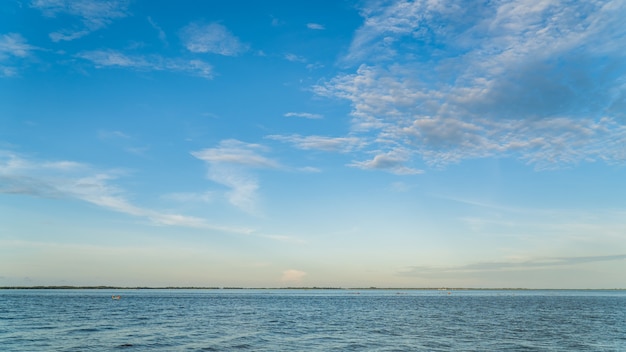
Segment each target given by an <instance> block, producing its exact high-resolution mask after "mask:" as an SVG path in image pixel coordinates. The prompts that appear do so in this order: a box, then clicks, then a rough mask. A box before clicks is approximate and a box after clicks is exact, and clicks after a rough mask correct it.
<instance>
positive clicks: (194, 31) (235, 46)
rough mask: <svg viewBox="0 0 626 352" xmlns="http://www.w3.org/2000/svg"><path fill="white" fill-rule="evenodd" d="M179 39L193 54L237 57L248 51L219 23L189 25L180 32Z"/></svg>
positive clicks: (245, 46) (244, 45)
mask: <svg viewBox="0 0 626 352" xmlns="http://www.w3.org/2000/svg"><path fill="white" fill-rule="evenodd" d="M180 37H181V39H182V41H183V43H184V45H185V47H186V48H187V50H189V51H191V52H194V53H213V54H219V55H224V56H237V55H239V54H242V53H244V52H246V51H247V50H248V45H247V44H244V43H242V42H241V41H240V40H239V38H237V37H236V36H235V35H233V34H232V33H231V32H230V31H229V30H228V29H227V28H226V27H224V26H223V25H221V24H219V23H209V24H200V23H192V24H189V25H187V26H186V27H185V28H183V29H182V30H181V32H180Z"/></svg>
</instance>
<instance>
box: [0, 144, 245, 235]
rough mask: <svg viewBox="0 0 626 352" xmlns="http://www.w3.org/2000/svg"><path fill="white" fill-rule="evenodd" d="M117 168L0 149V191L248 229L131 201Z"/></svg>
mask: <svg viewBox="0 0 626 352" xmlns="http://www.w3.org/2000/svg"><path fill="white" fill-rule="evenodd" d="M120 176H121V172H120V171H116V170H110V171H97V170H94V169H93V168H92V167H91V166H89V165H86V164H83V163H77V162H73V161H52V162H50V161H40V160H31V159H27V158H25V157H22V156H20V155H17V154H15V153H11V152H6V151H0V194H2V193H3V194H14V195H28V196H33V197H43V198H57V199H76V200H81V201H84V202H87V203H90V204H93V205H96V206H99V207H101V208H104V209H107V210H111V211H115V212H118V213H123V214H127V215H130V216H134V217H138V218H143V219H147V220H149V221H150V222H151V223H152V224H154V225H159V226H182V227H190V228H199V229H207V230H214V231H221V232H230V233H240V234H249V233H251V232H252V230H250V229H245V228H238V227H229V226H221V225H214V224H211V223H209V222H208V221H207V220H205V219H202V218H198V217H193V216H186V215H182V214H176V213H169V212H163V211H159V210H154V209H150V208H145V207H140V206H137V205H135V204H133V203H132V202H131V201H130V200H129V199H128V198H127V196H126V195H125V192H124V190H122V189H121V188H119V187H117V186H116V185H115V184H114V181H115V180H116V179H117V178H118V177H120Z"/></svg>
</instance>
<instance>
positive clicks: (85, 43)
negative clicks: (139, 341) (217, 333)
mask: <svg viewBox="0 0 626 352" xmlns="http://www.w3.org/2000/svg"><path fill="white" fill-rule="evenodd" d="M625 16H626V3H624V2H623V1H585V2H579V1H557V0H554V1H549V0H546V1H535V0H532V1H494V2H486V3H480V4H479V3H477V2H474V1H290V2H287V1H263V2H260V1H229V2H228V4H224V3H222V2H208V1H207V2H202V1H176V2H174V1H171V2H166V1H160V2H154V1H141V0H130V1H123V0H110V1H95V0H76V1H69V0H33V1H26V0H24V1H5V2H3V3H2V5H1V6H0V97H1V98H0V286H6V285H122V286H144V285H146V286H166V285H168V286H169V285H171V286H246V287H261V286H263V287H286V286H342V287H369V286H378V287H442V286H448V287H450V286H452V287H526V288H626V276H625V275H623V273H624V272H626V202H625V201H624V200H625V199H626V187H625V186H626V181H624V180H625V179H626V178H625V176H626V168H625V165H624V164H625V162H626V113H625V112H626V50H624V48H626V26H624V24H623V18H624V17H625Z"/></svg>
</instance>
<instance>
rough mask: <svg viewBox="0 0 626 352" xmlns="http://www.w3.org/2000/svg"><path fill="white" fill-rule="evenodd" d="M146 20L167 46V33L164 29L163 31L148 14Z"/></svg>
mask: <svg viewBox="0 0 626 352" xmlns="http://www.w3.org/2000/svg"><path fill="white" fill-rule="evenodd" d="M148 22H149V23H150V25H151V26H152V28H154V30H156V31H157V33H158V35H159V40H160V41H161V42H162V43H163V45H165V46H168V45H169V43H168V42H167V35H166V34H165V31H163V28H161V27H159V25H158V24H157V23H156V22H155V21H154V20H153V19H152V17H150V16H148Z"/></svg>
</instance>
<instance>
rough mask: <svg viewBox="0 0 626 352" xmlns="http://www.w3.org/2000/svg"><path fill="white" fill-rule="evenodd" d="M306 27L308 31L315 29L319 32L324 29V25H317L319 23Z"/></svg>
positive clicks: (308, 24) (309, 24)
mask: <svg viewBox="0 0 626 352" xmlns="http://www.w3.org/2000/svg"><path fill="white" fill-rule="evenodd" d="M306 27H307V28H308V29H315V30H320V31H321V30H324V29H326V27H324V25H322V24H319V23H307V24H306Z"/></svg>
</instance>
